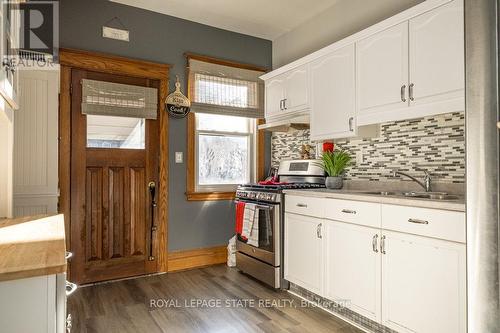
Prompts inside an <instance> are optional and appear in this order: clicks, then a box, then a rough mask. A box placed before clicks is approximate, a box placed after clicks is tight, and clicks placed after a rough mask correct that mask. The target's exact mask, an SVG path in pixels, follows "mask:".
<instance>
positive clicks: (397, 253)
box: [382, 231, 467, 333]
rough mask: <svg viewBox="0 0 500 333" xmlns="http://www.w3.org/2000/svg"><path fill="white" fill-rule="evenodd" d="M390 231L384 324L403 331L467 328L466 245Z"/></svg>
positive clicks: (451, 331)
mask: <svg viewBox="0 0 500 333" xmlns="http://www.w3.org/2000/svg"><path fill="white" fill-rule="evenodd" d="M384 236H385V254H383V255H382V272H383V275H382V276H383V277H382V290H383V294H382V315H383V321H382V323H383V324H384V325H385V326H387V327H389V328H392V329H394V330H396V331H398V332H408V333H410V332H412V333H413V332H421V333H434V332H435V333H445V332H449V333H455V332H465V331H466V318H467V316H466V299H465V297H466V293H465V291H466V281H465V276H466V268H465V267H466V266H465V260H466V254H465V244H459V243H454V242H449V241H444V240H439V239H434V238H426V237H421V236H414V235H409V234H404V233H398V232H390V231H384Z"/></svg>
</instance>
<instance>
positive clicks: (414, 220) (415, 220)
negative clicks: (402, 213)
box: [408, 219, 429, 224]
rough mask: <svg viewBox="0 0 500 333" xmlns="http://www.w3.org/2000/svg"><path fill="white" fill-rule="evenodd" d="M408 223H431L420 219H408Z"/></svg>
mask: <svg viewBox="0 0 500 333" xmlns="http://www.w3.org/2000/svg"><path fill="white" fill-rule="evenodd" d="M408 222H410V223H416V224H429V221H426V220H419V219H408Z"/></svg>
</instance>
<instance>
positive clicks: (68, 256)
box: [64, 251, 73, 260]
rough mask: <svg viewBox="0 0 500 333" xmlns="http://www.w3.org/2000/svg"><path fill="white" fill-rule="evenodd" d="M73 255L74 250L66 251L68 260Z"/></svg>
mask: <svg viewBox="0 0 500 333" xmlns="http://www.w3.org/2000/svg"><path fill="white" fill-rule="evenodd" d="M72 257H73V252H69V251H66V255H65V256H64V258H65V259H66V260H69V259H71V258H72Z"/></svg>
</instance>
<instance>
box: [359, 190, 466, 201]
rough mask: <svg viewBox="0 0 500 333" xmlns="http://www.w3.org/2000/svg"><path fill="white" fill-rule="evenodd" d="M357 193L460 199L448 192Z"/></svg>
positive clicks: (445, 199)
mask: <svg viewBox="0 0 500 333" xmlns="http://www.w3.org/2000/svg"><path fill="white" fill-rule="evenodd" d="M356 193H357V194H366V195H380V196H393V197H401V198H415V199H430V200H441V201H453V200H458V199H460V197H459V196H457V195H451V194H448V193H446V192H392V191H366V192H363V191H356Z"/></svg>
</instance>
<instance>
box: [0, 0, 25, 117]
mask: <svg viewBox="0 0 500 333" xmlns="http://www.w3.org/2000/svg"><path fill="white" fill-rule="evenodd" d="M18 5H19V1H6V2H3V3H2V5H1V6H0V31H1V38H0V54H1V56H2V60H1V61H0V66H1V68H0V97H3V99H4V100H5V101H6V102H7V103H8V104H9V105H10V107H11V108H12V109H14V110H16V109H18V107H19V102H18V96H17V91H18V68H17V65H18V63H17V61H18V59H17V55H18V53H19V52H18V50H19V38H20V29H21V27H20V24H21V16H20V11H19V10H14V7H16V6H18ZM5 55H9V56H8V57H6V56H5ZM0 111H1V110H0Z"/></svg>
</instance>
